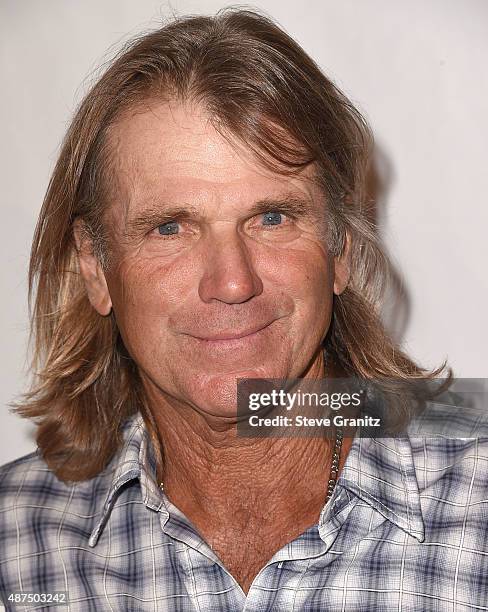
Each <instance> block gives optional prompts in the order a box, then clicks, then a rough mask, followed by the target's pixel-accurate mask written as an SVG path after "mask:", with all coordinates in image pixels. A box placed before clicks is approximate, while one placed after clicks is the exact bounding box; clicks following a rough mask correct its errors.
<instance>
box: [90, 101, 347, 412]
mask: <svg viewBox="0 0 488 612" xmlns="http://www.w3.org/2000/svg"><path fill="white" fill-rule="evenodd" d="M111 145H112V154H113V155H115V156H116V159H117V168H116V173H117V182H118V185H117V188H116V189H117V192H116V193H115V194H114V197H113V201H112V202H111V204H110V208H109V212H108V214H107V217H106V222H107V223H108V230H109V235H110V240H109V242H110V250H111V257H112V263H111V265H110V267H109V269H108V271H105V279H106V287H107V288H108V293H107V294H106V295H105V296H104V299H105V303H108V304H110V303H111V304H112V306H113V309H114V313H115V316H116V319H117V324H118V326H119V329H120V332H121V335H122V338H123V340H124V343H125V345H126V347H127V349H128V351H129V353H130V354H131V356H132V357H133V359H134V360H135V362H136V363H137V364H138V366H139V369H140V371H141V375H142V378H143V380H144V384H145V385H146V387H147V388H148V389H150V391H151V396H152V397H154V396H157V395H158V394H159V395H160V396H161V395H163V396H165V397H166V398H167V397H168V395H169V396H170V397H172V398H173V401H174V400H175V399H176V400H178V401H180V402H183V403H185V404H187V405H190V406H192V407H194V408H196V409H197V410H199V411H200V412H202V413H207V414H212V415H222V416H224V415H225V416H231V415H232V414H235V398H236V379H237V378H243V377H255V378H261V377H267V378H291V377H299V376H303V375H304V374H305V373H307V372H309V373H310V372H313V371H314V368H315V369H316V370H317V371H316V374H315V375H316V376H321V375H322V372H321V371H318V370H319V366H318V364H319V363H320V364H321V363H322V362H321V358H320V350H319V347H320V344H321V342H322V340H323V338H324V336H325V334H326V333H327V330H328V327H329V324H330V319H331V312H332V297H333V292H334V290H335V291H336V292H337V293H338V292H340V291H342V289H343V288H344V284H345V281H344V278H343V277H344V274H345V273H344V270H343V268H342V267H341V266H343V264H342V263H341V262H335V261H334V259H333V258H332V257H331V256H330V255H329V254H328V249H327V241H326V238H325V233H326V230H325V228H326V224H325V210H326V203H325V201H324V196H323V194H322V193H321V191H320V190H319V188H318V187H317V186H316V185H315V184H314V183H313V181H312V180H311V178H312V176H313V174H312V173H313V169H312V168H308V169H307V170H305V171H304V172H303V173H302V174H301V175H299V176H294V177H287V176H283V175H280V174H276V173H273V172H271V171H270V170H269V169H267V168H266V167H264V166H263V165H262V163H260V162H259V161H258V160H257V158H256V157H254V156H253V154H252V153H251V152H250V151H249V150H246V149H245V148H244V147H242V146H241V147H237V146H236V145H233V144H230V143H229V142H228V141H227V140H226V139H225V138H224V137H223V136H221V135H220V134H219V133H218V132H217V131H216V130H215V129H214V128H213V127H212V125H211V123H210V121H209V119H208V116H207V115H206V114H205V113H204V111H203V110H201V109H199V108H195V107H190V106H187V105H178V104H176V103H174V104H171V105H169V104H167V103H152V104H150V106H148V107H147V109H146V110H139V111H138V112H136V113H133V114H131V115H130V116H126V117H124V118H123V119H121V120H120V121H119V123H118V125H117V126H116V127H115V129H114V130H113V132H112V134H111ZM84 276H85V279H86V276H87V275H86V274H84ZM93 282H95V281H93ZM88 284H89V281H88ZM88 289H89V291H88V292H89V295H90V299H91V300H92V303H93V304H94V306H95V307H97V304H98V307H97V309H98V310H100V311H101V308H100V306H99V304H100V300H99V299H98V298H97V297H93V296H96V295H99V294H100V292H104V291H105V292H106V291H107V289H104V288H103V287H102V288H100V287H98V289H97V288H95V289H93V288H92V290H91V291H90V287H88ZM97 291H98V294H97ZM97 299H98V302H97Z"/></svg>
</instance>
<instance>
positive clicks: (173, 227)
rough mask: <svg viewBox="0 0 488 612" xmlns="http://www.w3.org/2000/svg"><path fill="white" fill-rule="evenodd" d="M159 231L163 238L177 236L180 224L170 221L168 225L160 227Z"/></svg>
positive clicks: (164, 224)
mask: <svg viewBox="0 0 488 612" xmlns="http://www.w3.org/2000/svg"><path fill="white" fill-rule="evenodd" d="M158 231H159V233H160V234H161V235H162V236H169V235H171V234H177V233H178V222H177V221H168V222H167V223H163V224H162V225H158Z"/></svg>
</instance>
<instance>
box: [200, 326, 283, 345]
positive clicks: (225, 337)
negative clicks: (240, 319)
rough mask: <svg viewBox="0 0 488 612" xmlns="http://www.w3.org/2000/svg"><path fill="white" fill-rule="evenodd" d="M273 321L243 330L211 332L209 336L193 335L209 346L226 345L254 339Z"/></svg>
mask: <svg viewBox="0 0 488 612" xmlns="http://www.w3.org/2000/svg"><path fill="white" fill-rule="evenodd" d="M271 323H273V321H270V322H269V323H266V324H265V325H260V326H259V327H256V326H254V327H252V328H249V329H245V330H241V331H238V332H236V331H224V332H219V333H216V334H209V335H207V336H193V337H194V338H195V339H196V340H198V341H200V342H202V343H206V344H207V345H208V346H224V345H227V344H228V345H232V344H233V343H234V344H238V343H242V342H246V341H249V340H253V339H254V338H256V337H258V336H259V333H260V332H262V331H263V330H265V329H267V328H268V327H269V326H270V325H271Z"/></svg>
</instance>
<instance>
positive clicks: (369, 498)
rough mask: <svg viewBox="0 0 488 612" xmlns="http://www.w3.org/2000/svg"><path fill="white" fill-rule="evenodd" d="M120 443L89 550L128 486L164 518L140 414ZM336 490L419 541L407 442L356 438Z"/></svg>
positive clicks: (129, 423)
mask: <svg viewBox="0 0 488 612" xmlns="http://www.w3.org/2000/svg"><path fill="white" fill-rule="evenodd" d="M123 437H124V444H123V446H122V449H121V451H120V453H118V454H117V455H116V457H115V458H114V460H113V463H112V470H113V472H111V473H113V476H112V479H111V484H110V487H109V490H108V494H107V496H106V499H105V503H104V505H103V509H102V512H101V516H100V519H99V520H98V522H97V524H96V525H95V528H94V529H93V531H92V532H91V535H90V538H89V541H88V543H89V545H90V546H92V547H93V546H95V545H96V543H97V541H98V538H99V536H100V534H101V532H102V530H103V528H104V526H105V524H106V522H107V520H108V518H109V516H110V512H111V511H112V508H113V506H114V503H115V500H116V498H117V493H118V491H119V490H120V489H121V487H122V486H123V485H125V484H126V483H127V482H129V481H130V480H133V479H139V481H140V484H141V494H142V499H143V503H144V504H145V505H146V506H147V507H148V508H150V509H152V510H155V511H160V510H162V509H163V510H165V511H166V512H167V510H166V507H165V504H164V501H163V496H162V495H161V490H160V488H159V486H158V483H157V481H156V478H155V473H156V471H155V461H154V456H153V454H152V452H151V443H150V441H149V436H148V433H147V431H146V426H145V423H144V419H143V417H142V415H141V414H140V413H137V414H135V415H134V416H133V417H131V418H130V419H129V420H128V421H127V422H126V424H125V425H124V428H123ZM341 487H343V488H344V489H346V490H348V491H350V492H351V493H354V494H355V495H356V496H357V497H359V498H361V499H362V500H363V501H365V502H366V503H368V504H369V505H370V506H372V507H373V508H375V509H376V510H377V511H378V512H379V513H380V514H382V515H383V516H384V517H385V518H386V519H388V520H389V521H391V522H392V523H394V524H395V525H397V526H398V527H400V529H402V530H404V531H406V532H407V533H409V534H410V535H412V536H413V537H415V538H416V539H417V540H418V541H419V542H423V541H424V539H425V528H424V521H423V517H422V509H421V505H420V492H419V486H418V482H417V476H416V472H415V464H414V461H413V456H412V447H411V444H410V441H409V439H408V437H398V438H361V437H359V436H356V438H355V439H354V441H353V444H352V445H351V448H350V450H349V453H348V456H347V458H346V462H345V465H344V467H343V469H342V472H341V474H340V476H339V478H338V480H337V485H336V489H340V488H341ZM334 497H336V496H335V495H334V496H333V499H334ZM329 507H330V511H333V509H334V507H335V504H334V501H332V502H331V504H330V505H329V504H327V506H326V507H325V508H324V511H323V512H322V514H321V517H320V521H319V526H323V525H324V524H325V523H326V521H327V520H328V519H329V518H330V516H329V514H330V513H329V512H328V511H327V510H328V509H329Z"/></svg>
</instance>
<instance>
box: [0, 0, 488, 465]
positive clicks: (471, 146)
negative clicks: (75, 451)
mask: <svg viewBox="0 0 488 612" xmlns="http://www.w3.org/2000/svg"><path fill="white" fill-rule="evenodd" d="M222 6H225V3H223V2H219V1H217V0H215V1H212V0H200V1H199V2H194V1H190V0H173V1H172V3H171V4H169V3H161V2H155V1H151V0H137V1H136V0H132V1H129V0H102V1H100V0H83V2H82V1H81V0H80V1H78V2H74V1H72V0H71V1H70V0H43V1H42V2H39V1H38V0H21V1H20V2H19V1H17V0H1V4H0V29H1V31H0V46H1V65H0V70H1V73H0V78H1V81H0V87H1V90H0V91H1V94H0V122H1V138H0V168H1V187H0V194H1V203H0V206H1V220H2V223H1V236H2V238H1V240H0V249H1V253H0V256H1V267H0V269H1V272H2V277H1V282H0V289H1V300H0V308H1V310H0V324H1V339H2V350H1V352H0V360H1V364H0V365H1V367H0V372H1V385H0V394H1V398H0V400H1V405H2V408H1V411H0V464H1V463H4V462H6V461H8V460H10V459H13V458H15V457H18V456H20V455H22V454H24V453H27V452H30V451H31V450H33V448H34V442H33V437H32V432H33V428H32V427H31V426H30V425H29V424H28V423H26V422H24V421H22V420H20V419H19V418H18V417H16V416H13V415H11V414H9V412H8V403H9V402H11V401H12V400H13V399H15V398H16V397H18V396H19V394H20V393H21V391H23V390H25V389H26V384H27V374H26V361H25V355H26V342H27V333H28V320H27V303H26V290H27V287H26V275H27V265H28V256H29V249H30V241H31V238H32V233H33V230H34V225H35V221H36V217H37V213H38V210H39V208H40V205H41V201H42V198H43V194H44V192H45V190H46V186H47V182H48V179H49V175H50V172H51V170H52V167H53V165H54V162H55V159H56V155H57V152H58V146H59V143H60V140H61V138H62V136H63V133H64V131H65V129H66V127H67V125H68V122H69V119H70V116H71V114H72V112H73V110H74V108H75V106H76V104H77V103H78V102H79V101H80V99H81V97H82V95H83V93H84V92H85V91H86V89H87V87H88V85H89V84H90V82H91V81H90V75H91V74H92V73H93V71H94V70H95V68H97V67H98V66H99V65H100V63H101V62H103V61H106V60H107V59H108V57H110V55H111V53H112V52H113V51H115V50H116V49H117V48H118V46H119V45H120V43H121V42H122V41H123V40H126V39H127V38H128V37H130V36H132V35H136V34H137V33H140V32H141V31H142V30H148V29H151V28H154V27H158V24H159V23H160V22H161V18H163V19H164V18H167V17H168V16H169V15H170V14H171V13H172V12H175V13H177V14H181V15H184V14H187V13H213V12H215V11H216V10H217V9H218V8H220V7H222ZM253 6H255V7H257V8H261V9H263V10H265V11H267V12H268V13H269V14H270V15H271V16H273V17H274V18H275V19H277V20H278V21H279V23H281V25H282V26H284V28H285V29H286V30H287V31H288V32H289V33H290V34H292V35H293V36H294V37H295V38H296V39H297V40H298V41H299V42H300V43H301V44H302V46H303V47H304V48H305V50H306V51H308V52H309V53H310V54H311V55H312V57H313V58H314V59H315V60H316V61H318V63H319V64H320V65H321V67H322V68H323V69H324V70H325V72H326V73H327V74H328V75H329V76H330V77H332V79H333V80H335V82H336V83H337V84H338V85H339V86H340V87H341V88H342V89H343V90H344V91H345V92H346V93H347V94H348V95H349V96H350V98H351V99H352V101H353V102H354V103H355V104H356V105H357V106H358V107H359V109H360V110H361V111H362V112H363V113H364V114H365V115H366V117H367V118H368V120H369V122H370V123H371V125H372V127H373V130H374V132H375V135H376V141H377V145H378V151H377V154H376V157H377V169H378V172H379V175H380V178H381V183H382V189H381V191H380V193H379V219H380V222H381V234H382V236H383V238H384V241H385V243H386V245H387V247H388V250H389V252H390V255H391V257H392V258H393V261H394V262H395V265H396V268H397V271H398V272H399V274H400V276H401V279H402V281H403V284H404V287H405V291H406V295H407V297H408V308H407V315H408V316H407V318H406V321H405V322H404V324H403V323H401V322H400V321H397V325H396V328H395V333H396V335H400V336H401V339H402V340H403V343H404V346H405V348H406V349H407V350H408V351H409V352H410V354H411V355H412V356H414V357H415V358H417V359H418V360H420V362H421V363H423V364H424V365H425V366H427V367H432V366H435V365H437V364H439V363H440V362H441V361H443V360H444V359H445V358H448V360H449V362H450V364H451V365H452V366H453V368H454V371H455V374H456V375H458V376H464V377H485V376H487V375H488V359H487V357H486V345H487V340H488V332H487V325H486V311H487V306H486V305H487V302H488V299H487V298H488V275H487V271H486V270H487V263H488V257H487V255H488V248H487V242H488V240H487V237H486V231H487V227H488V212H487V210H488V206H487V197H486V194H487V192H488V171H487V164H488V156H487V142H488V120H487V113H488V70H487V66H488V2H487V1H485V0H409V1H408V2H402V1H400V0H395V1H391V0H341V1H340V2H337V0H316V1H304V0H302V1H300V2H296V1H295V0H293V1H289V0H263V1H260V2H259V1H258V2H254V4H253ZM395 312H397V311H396V310H395ZM395 312H394V314H395Z"/></svg>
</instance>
